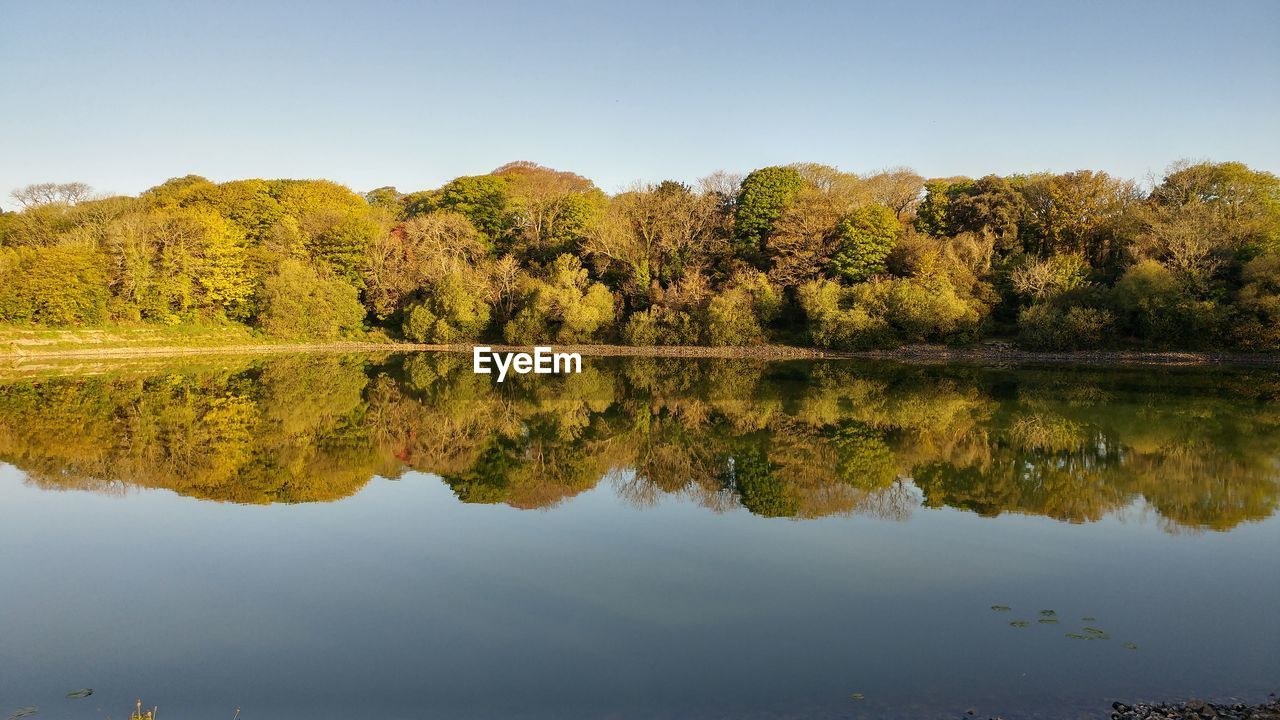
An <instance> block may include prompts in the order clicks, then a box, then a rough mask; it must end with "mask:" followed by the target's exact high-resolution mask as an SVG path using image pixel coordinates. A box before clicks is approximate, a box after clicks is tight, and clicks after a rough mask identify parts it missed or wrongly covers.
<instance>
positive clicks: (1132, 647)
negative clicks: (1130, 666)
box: [1124, 642, 1138, 650]
mask: <svg viewBox="0 0 1280 720" xmlns="http://www.w3.org/2000/svg"><path fill="white" fill-rule="evenodd" d="M1124 649H1125V650H1137V649H1138V643H1131V642H1127V643H1125V644H1124Z"/></svg>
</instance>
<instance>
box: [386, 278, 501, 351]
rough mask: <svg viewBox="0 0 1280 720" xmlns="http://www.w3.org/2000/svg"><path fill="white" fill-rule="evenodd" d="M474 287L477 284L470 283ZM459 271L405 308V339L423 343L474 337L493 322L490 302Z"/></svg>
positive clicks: (456, 340)
mask: <svg viewBox="0 0 1280 720" xmlns="http://www.w3.org/2000/svg"><path fill="white" fill-rule="evenodd" d="M470 287H474V285H472V286H470ZM470 287H469V286H468V284H467V283H466V282H465V280H464V279H463V278H462V277H460V276H458V275H448V276H445V277H444V278H442V279H441V280H440V281H438V282H437V283H436V284H435V286H434V287H432V288H431V290H430V292H428V294H427V296H426V297H424V298H423V299H422V300H420V301H418V302H416V303H413V304H411V305H410V306H409V308H408V310H407V311H406V312H405V316H404V323H403V324H402V326H401V330H402V332H403V333H404V336H405V339H407V340H411V341H413V342H420V343H457V342H463V341H466V340H474V339H476V338H477V337H479V336H480V334H481V333H483V332H484V329H485V328H486V327H488V325H489V316H490V313H491V309H490V307H489V303H487V302H485V300H484V298H482V297H480V296H479V295H478V294H476V293H475V292H474V291H473V290H471V289H470Z"/></svg>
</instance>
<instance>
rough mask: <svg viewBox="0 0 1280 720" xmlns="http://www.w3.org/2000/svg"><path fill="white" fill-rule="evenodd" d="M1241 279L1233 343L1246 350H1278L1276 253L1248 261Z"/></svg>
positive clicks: (1279, 258) (1279, 260) (1279, 261)
mask: <svg viewBox="0 0 1280 720" xmlns="http://www.w3.org/2000/svg"><path fill="white" fill-rule="evenodd" d="M1241 279H1242V280H1243V281H1244V287H1242V288H1241V289H1240V294H1239V297H1238V299H1237V301H1236V305H1237V311H1236V317H1235V318H1234V320H1235V321H1234V322H1233V323H1232V330H1233V335H1234V337H1233V338H1232V340H1233V342H1234V344H1235V345H1237V346H1238V347H1241V348H1244V349H1246V350H1280V252H1270V253H1265V254H1263V255H1259V256H1258V257H1256V258H1254V259H1253V260H1251V261H1249V263H1248V264H1246V265H1245V266H1244V272H1243V274H1242V276H1241Z"/></svg>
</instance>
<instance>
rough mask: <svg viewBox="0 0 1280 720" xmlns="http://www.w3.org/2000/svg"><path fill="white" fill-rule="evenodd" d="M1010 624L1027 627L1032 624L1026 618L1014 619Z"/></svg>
mask: <svg viewBox="0 0 1280 720" xmlns="http://www.w3.org/2000/svg"><path fill="white" fill-rule="evenodd" d="M1009 624H1010V625H1012V626H1014V627H1026V626H1028V625H1030V624H1031V623H1029V622H1027V621H1026V620H1014V621H1012V622H1010V623H1009Z"/></svg>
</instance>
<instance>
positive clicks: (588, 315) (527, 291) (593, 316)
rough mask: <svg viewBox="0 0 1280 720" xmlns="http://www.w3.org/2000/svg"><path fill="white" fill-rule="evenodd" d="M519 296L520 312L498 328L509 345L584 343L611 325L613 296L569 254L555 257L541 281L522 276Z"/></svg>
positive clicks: (613, 314) (612, 319)
mask: <svg viewBox="0 0 1280 720" xmlns="http://www.w3.org/2000/svg"><path fill="white" fill-rule="evenodd" d="M519 295H520V309H519V310H518V311H517V312H516V314H515V316H514V317H513V318H512V319H511V320H510V321H509V322H508V323H507V324H506V326H505V327H503V329H502V334H503V337H504V338H505V339H506V341H507V342H509V343H517V344H529V343H535V342H551V341H554V342H559V343H574V342H585V341H589V340H593V339H599V338H600V337H602V336H603V335H604V334H605V333H606V332H607V331H608V330H609V329H610V328H611V327H612V326H613V322H614V318H615V311H614V300H613V293H611V292H609V289H608V288H606V287H605V286H604V285H601V284H600V283H593V282H591V281H590V280H589V278H588V277H587V271H586V270H585V269H583V267H582V261H581V260H579V259H578V258H576V257H574V256H573V255H569V254H564V255H561V256H560V257H558V258H556V259H555V262H553V263H552V264H551V266H550V267H549V268H548V270H547V273H546V277H545V278H533V277H526V278H525V279H524V281H523V284H522V287H521V290H520V291H519Z"/></svg>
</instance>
